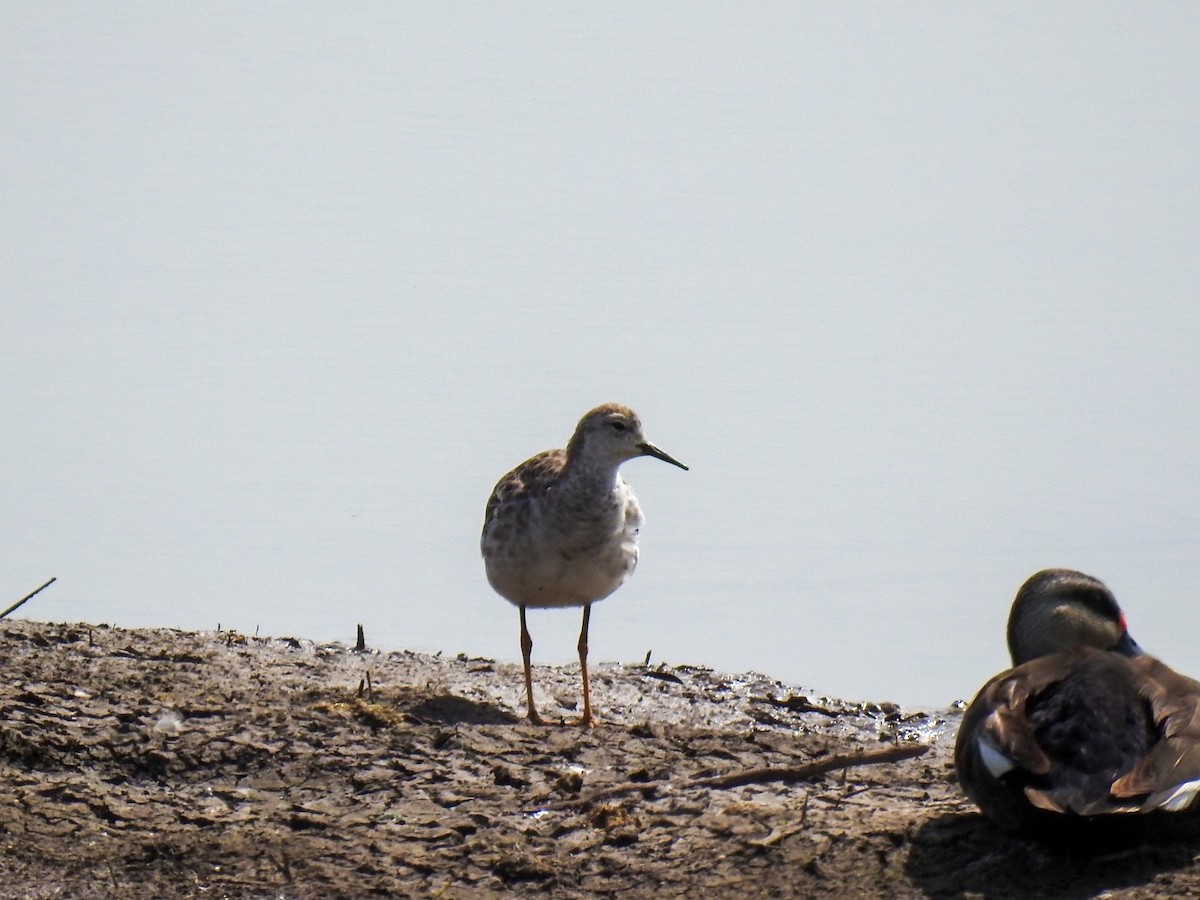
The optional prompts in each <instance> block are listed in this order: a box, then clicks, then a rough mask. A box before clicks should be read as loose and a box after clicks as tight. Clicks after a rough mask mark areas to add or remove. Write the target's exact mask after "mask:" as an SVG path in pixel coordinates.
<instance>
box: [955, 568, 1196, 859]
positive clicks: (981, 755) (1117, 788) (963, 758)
mask: <svg viewBox="0 0 1200 900" xmlns="http://www.w3.org/2000/svg"><path fill="white" fill-rule="evenodd" d="M1007 640H1008V649H1009V654H1010V655H1011V657H1012V663H1013V666H1012V668H1010V669H1008V670H1007V671H1005V672H1001V673H1000V674H999V675H996V676H995V677H994V678H992V679H991V680H990V681H988V682H987V683H986V684H985V685H984V686H983V687H982V688H981V689H980V691H979V693H978V694H977V695H976V696H975V699H974V700H972V701H971V704H970V706H969V707H968V708H967V710H966V712H965V713H964V715H963V720H962V724H961V725H960V727H959V730H958V735H957V738H956V741H955V748H954V762H955V769H956V772H957V776H958V780H959V783H960V785H961V786H962V788H963V791H964V792H965V793H966V795H967V796H968V797H969V798H970V799H971V800H972V801H974V803H975V804H976V805H977V806H978V807H979V808H980V810H982V812H983V813H984V814H985V815H986V816H987V817H988V818H990V819H991V820H993V821H994V822H996V823H997V824H998V825H1000V826H1001V827H1003V828H1005V829H1008V830H1010V831H1017V832H1026V833H1029V834H1031V835H1032V836H1034V837H1044V838H1049V839H1051V840H1055V839H1060V838H1061V839H1070V838H1071V837H1072V836H1078V835H1081V834H1083V833H1084V832H1087V833H1088V834H1089V836H1094V835H1096V834H1098V833H1099V832H1101V831H1104V830H1108V829H1111V830H1112V834H1113V835H1114V836H1116V835H1118V834H1119V833H1122V832H1132V831H1134V830H1135V829H1134V827H1133V826H1135V825H1136V826H1138V827H1140V826H1141V825H1143V824H1144V823H1145V822H1146V821H1148V820H1149V819H1151V818H1152V817H1158V820H1159V821H1161V820H1162V817H1163V816H1164V815H1166V814H1178V813H1182V812H1184V811H1186V810H1189V809H1192V808H1193V805H1194V801H1195V800H1196V797H1197V794H1200V682H1197V681H1195V680H1193V679H1191V678H1188V677H1187V676H1186V675H1181V674H1180V673H1178V672H1176V671H1174V670H1173V669H1171V668H1170V667H1169V666H1167V665H1166V664H1165V663H1163V662H1161V661H1160V660H1158V659H1156V658H1155V657H1153V656H1151V655H1149V654H1147V653H1145V652H1144V651H1143V650H1142V649H1141V647H1140V646H1138V644H1137V642H1136V641H1135V640H1134V639H1133V638H1132V636H1131V635H1130V633H1129V628H1128V626H1127V623H1126V620H1125V614H1124V613H1123V612H1122V610H1121V607H1120V605H1119V604H1118V603H1117V599H1116V597H1115V596H1114V595H1113V593H1112V591H1110V590H1109V589H1108V587H1106V586H1105V584H1104V583H1103V582H1102V581H1100V580H1099V579H1097V578H1094V577H1092V576H1091V575H1086V574H1084V573H1083V572H1078V571H1075V570H1073V569H1045V570H1042V571H1040V572H1037V573H1036V574H1034V575H1032V576H1031V577H1030V578H1029V579H1028V580H1027V581H1026V582H1025V583H1024V584H1023V585H1021V588H1020V590H1018V591H1017V595H1016V598H1015V599H1014V600H1013V605H1012V609H1011V611H1010V614H1009V619H1008V630H1007ZM1194 808H1195V809H1200V804H1195V805H1194ZM1172 818H1175V817H1174V816H1172Z"/></svg>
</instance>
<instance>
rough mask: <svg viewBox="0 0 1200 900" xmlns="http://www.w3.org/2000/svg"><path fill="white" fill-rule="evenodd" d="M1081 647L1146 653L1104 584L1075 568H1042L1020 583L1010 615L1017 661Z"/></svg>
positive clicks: (1010, 647)
mask: <svg viewBox="0 0 1200 900" xmlns="http://www.w3.org/2000/svg"><path fill="white" fill-rule="evenodd" d="M1078 646H1086V647H1096V648H1098V649H1100V650H1112V651H1114V652H1116V653H1121V654H1124V655H1125V656H1139V655H1141V653H1142V649H1141V648H1140V647H1139V646H1138V645H1137V642H1136V641H1134V639H1133V638H1132V637H1130V636H1129V629H1128V628H1127V627H1126V625H1125V615H1124V613H1122V612H1121V607H1120V606H1119V605H1118V604H1117V598H1116V597H1114V596H1113V593H1112V591H1110V590H1109V589H1108V588H1107V587H1105V586H1104V582H1102V581H1100V580H1098V579H1096V578H1093V577H1092V576H1090V575H1085V574H1083V573H1082V572H1076V571H1074V570H1072V569H1045V570H1043V571H1041V572H1038V573H1037V574H1036V575H1033V576H1032V577H1030V578H1029V580H1028V581H1026V582H1025V583H1024V584H1023V585H1021V589H1020V590H1019V591H1017V597H1016V599H1015V600H1014V601H1013V606H1012V612H1011V613H1009V616H1008V652H1009V653H1010V654H1011V655H1012V661H1013V665H1014V666H1019V665H1020V664H1021V663H1025V662H1028V661H1029V660H1031V659H1037V658H1038V657H1039V656H1046V655H1047V654H1050V653H1058V652H1060V651H1062V650H1070V649H1071V648H1072V647H1078Z"/></svg>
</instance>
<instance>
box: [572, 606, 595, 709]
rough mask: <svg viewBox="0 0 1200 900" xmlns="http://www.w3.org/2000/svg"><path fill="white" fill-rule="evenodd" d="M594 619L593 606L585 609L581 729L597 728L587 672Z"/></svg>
mask: <svg viewBox="0 0 1200 900" xmlns="http://www.w3.org/2000/svg"><path fill="white" fill-rule="evenodd" d="M591 617H592V604H590V603H588V604H586V605H585V606H584V607H583V627H582V628H581V629H579V671H580V672H581V673H583V715H582V716H580V718H579V721H578V722H576V723H575V724H576V725H578V726H580V727H581V728H595V727H596V717H595V716H593V715H592V691H591V686H590V685H589V683H588V670H587V653H588V643H587V633H588V620H589V619H591Z"/></svg>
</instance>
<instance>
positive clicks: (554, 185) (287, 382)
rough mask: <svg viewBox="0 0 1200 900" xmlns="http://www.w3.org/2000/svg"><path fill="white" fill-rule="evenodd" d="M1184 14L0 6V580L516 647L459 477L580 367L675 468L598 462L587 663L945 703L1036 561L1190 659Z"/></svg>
mask: <svg viewBox="0 0 1200 900" xmlns="http://www.w3.org/2000/svg"><path fill="white" fill-rule="evenodd" d="M1197 46H1200V13H1198V12H1196V11H1195V10H1194V9H1193V8H1192V7H1189V6H1175V5H1154V6H1149V7H1147V6H1137V5H1124V4H1100V5H1096V4H1090V3H1089V4H1084V3H1077V4H1072V3H1066V4H1054V5H1051V6H1046V5H1044V4H1034V3H1030V4H1005V5H1003V6H980V5H968V6H947V5H945V4H927V5H920V4H918V5H916V6H907V7H903V8H897V7H894V5H892V4H885V3H872V4H851V5H842V4H837V5H833V6H829V7H826V6H818V5H801V4H793V3H781V4H755V5H752V6H744V5H742V4H693V3H667V4H654V5H652V7H651V8H647V6H646V4H635V3H606V4H595V5H591V6H585V5H577V4H569V5H561V4H500V5H497V4H490V3H456V4H441V3H434V4H422V5H417V4H406V5H398V4H392V3H356V4H352V5H350V6H334V5H329V4H320V3H291V2H289V3H275V4H272V3H256V4H231V3H206V4H201V5H199V6H195V7H186V6H179V5H165V6H164V5H161V4H150V3H133V4H120V5H118V6H112V5H104V6H93V5H88V4H41V3H9V4H5V5H4V6H3V7H0V77H2V78H3V84H4V90H3V91H0V121H2V122H3V134H4V139H3V141H2V142H0V190H2V192H3V204H2V205H0V228H2V229H3V232H2V240H0V278H2V282H0V283H2V285H3V294H4V296H3V301H2V303H0V337H2V339H3V355H2V356H0V376H2V378H3V385H4V395H5V400H4V403H3V406H2V407H0V430H2V433H3V440H2V441H0V471H2V474H0V547H3V552H2V553H0V601H3V602H0V606H3V605H6V604H7V602H10V601H11V600H15V599H16V598H18V597H20V596H21V595H22V594H24V593H25V592H27V591H28V590H30V589H32V588H33V587H36V586H37V585H38V584H40V583H41V582H42V581H44V580H45V579H46V578H48V577H50V576H51V575H55V576H57V577H58V579H59V581H58V583H57V584H55V585H54V586H53V587H51V588H50V589H49V590H47V591H46V592H45V593H44V594H43V595H41V596H39V597H38V598H36V599H35V600H34V601H32V602H31V603H30V604H28V605H27V606H26V607H25V608H24V609H23V610H22V611H21V614H22V615H27V616H29V617H32V618H39V619H48V620H87V621H92V622H101V621H106V622H114V623H118V624H123V625H164V626H181V627H187V628H215V627H216V626H217V625H218V624H220V625H221V626H222V627H226V628H236V629H239V630H243V631H247V632H252V631H254V630H255V629H258V630H259V631H260V632H261V633H265V634H296V635H302V636H306V637H312V638H317V639H322V640H324V639H342V640H346V641H349V640H353V637H354V626H355V624H356V623H360V622H361V623H363V624H364V626H365V628H366V632H367V637H368V641H369V642H370V643H371V644H372V645H373V646H376V647H381V648H385V649H390V648H401V647H406V648H413V649H420V650H444V651H446V652H452V653H453V652H460V651H463V652H467V653H470V654H477V655H486V656H492V657H499V658H501V659H506V660H516V659H519V650H518V646H517V616H516V611H515V609H513V608H512V607H510V606H509V605H508V604H507V603H505V602H504V601H502V600H500V599H499V598H498V597H496V596H495V595H494V594H493V593H492V591H491V590H490V588H489V587H488V585H487V582H486V580H485V579H484V575H483V569H482V564H481V562H480V560H479V555H478V533H479V527H480V525H481V523H482V515H483V505H484V502H485V500H486V498H487V495H488V492H489V491H490V490H491V487H492V484H493V483H494V481H495V480H496V478H498V477H499V476H500V475H501V474H502V473H503V472H505V471H506V470H507V469H509V468H510V467H511V466H513V465H515V464H516V463H518V462H520V461H521V460H522V459H524V458H525V457H527V456H529V455H531V454H532V453H534V452H537V451H539V450H543V449H546V448H549V447H554V446H561V445H562V444H563V442H565V441H566V439H567V437H568V436H569V435H570V432H571V430H572V428H573V427H574V424H575V422H576V420H577V419H578V418H579V416H580V415H581V414H582V413H583V412H584V411H585V410H586V409H588V408H589V407H591V406H593V405H595V404H597V403H600V402H603V401H608V400H616V401H620V402H624V403H627V404H629V405H631V406H633V407H634V408H635V409H637V410H638V411H639V412H640V413H641V415H642V418H643V420H644V422H645V425H646V429H647V433H648V435H649V437H650V439H651V440H653V441H655V442H656V443H658V444H660V445H661V446H662V447H663V448H664V449H666V450H667V451H668V452H670V453H672V454H674V455H675V456H677V457H678V458H679V459H681V460H683V461H684V462H686V463H687V464H688V465H690V466H691V471H689V472H681V471H679V470H677V469H674V468H672V467H670V466H666V465H663V464H661V463H658V462H655V461H653V460H635V461H633V462H631V463H629V464H628V465H627V466H626V467H625V470H624V471H625V475H626V477H627V479H628V480H629V481H630V482H631V483H632V484H633V485H634V486H635V487H636V488H637V490H638V493H639V496H640V497H641V500H642V505H643V508H644V510H645V512H646V514H647V525H646V528H645V529H644V531H643V536H642V563H641V568H640V569H639V570H638V573H637V575H636V576H635V577H634V579H633V580H632V581H631V582H630V583H629V584H627V585H626V586H625V587H624V588H622V589H621V590H620V591H619V592H618V593H617V594H615V595H614V596H613V597H611V598H610V599H608V600H606V601H605V602H604V603H602V604H600V605H598V606H597V607H596V610H595V615H594V616H593V623H592V639H591V645H592V650H593V657H594V658H596V659H608V660H621V661H627V662H632V661H640V660H641V659H642V658H643V657H644V655H645V653H646V651H647V650H653V653H654V660H656V661H666V662H672V663H683V662H688V663H696V664H705V665H710V666H713V667H716V668H719V669H724V670H731V671H743V670H751V669H752V670H757V671H760V672H764V673H766V674H769V675H771V676H774V677H778V678H781V679H784V680H787V681H791V682H794V683H797V684H800V685H804V686H807V687H810V688H812V689H814V690H817V691H819V692H822V693H828V694H837V695H841V696H844V697H849V698H871V699H892V700H896V701H900V702H903V703H908V704H940V703H945V702H948V701H950V700H953V699H955V698H959V697H965V696H969V695H970V694H971V693H972V692H973V691H974V690H975V688H977V687H978V686H979V684H980V683H982V681H983V680H984V679H985V678H986V677H987V676H989V675H990V674H992V673H993V672H994V671H996V670H998V669H1000V668H1002V667H1003V666H1004V664H1005V650H1004V645H1003V627H1004V620H1005V617H1006V615H1007V608H1008V604H1009V602H1010V600H1011V597H1012V595H1013V593H1014V592H1015V590H1016V588H1017V587H1018V585H1019V584H1020V582H1021V581H1022V580H1023V579H1024V578H1025V577H1026V576H1028V575H1029V574H1031V573H1032V572H1033V571H1035V570H1037V569H1039V568H1042V567H1045V566H1050V565H1059V566H1072V567H1077V568H1081V569H1084V570H1086V571H1088V572H1090V573H1092V574H1094V575H1097V576H1099V577H1101V578H1103V579H1105V580H1106V581H1107V582H1108V583H1109V584H1110V586H1111V587H1112V588H1113V589H1114V590H1115V591H1116V592H1117V594H1118V596H1119V597H1120V598H1121V599H1122V601H1123V602H1124V604H1125V606H1126V609H1127V612H1128V615H1129V619H1130V622H1131V625H1132V628H1133V631H1134V633H1135V635H1136V636H1137V638H1138V640H1139V641H1140V642H1141V643H1142V644H1143V646H1145V647H1146V648H1147V649H1148V650H1150V651H1151V652H1155V653H1158V654H1159V655H1161V656H1163V657H1164V658H1165V659H1167V660H1168V661H1169V662H1171V663H1172V664H1174V665H1176V666H1177V667H1178V668H1180V669H1183V670H1185V671H1190V672H1191V673H1192V674H1200V646H1198V644H1197V640H1196V636H1197V634H1200V603H1198V602H1197V600H1198V599H1200V466H1198V465H1197V462H1196V458H1197V455H1198V454H1197V451H1198V444H1200V428H1198V426H1197V398H1198V397H1200V302H1198V300H1197V296H1196V293H1197V285H1200V105H1198V104H1197V103H1196V99H1195V98H1196V90H1195V87H1196V85H1197V84H1198V83H1200V54H1197V53H1196V49H1195V48H1196V47H1197ZM530 624H531V628H532V630H533V634H534V640H535V644H536V647H535V658H536V659H537V660H538V661H539V662H567V661H570V660H571V659H572V658H573V653H574V642H575V635H576V632H577V628H578V613H577V612H575V611H564V612H537V613H533V614H531V621H530ZM515 689H516V686H514V691H515ZM598 702H599V703H600V704H601V711H602V710H603V698H602V697H600V698H598Z"/></svg>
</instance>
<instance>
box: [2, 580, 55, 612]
mask: <svg viewBox="0 0 1200 900" xmlns="http://www.w3.org/2000/svg"><path fill="white" fill-rule="evenodd" d="M56 581H58V576H55V577H54V578H51V579H50V580H49V581H47V582H46V583H45V584H43V585H42V586H41V587H40V588H38V589H37V590H36V591H34V592H33V593H32V594H26V595H25V596H24V597H22V598H21V599H20V600H18V601H17V602H16V603H14V604H13V605H12V606H10V607H9V608H8V609H6V610H5V611H4V612H0V619H3V618H4V617H5V616H7V615H8V614H9V613H12V612H16V611H17V609H18V608H19V607H20V606H21V604H23V603H24V602H25V601H26V600H31V599H33V598H34V597H35V596H37V595H38V594H40V593H41V592H42V591H44V590H45V589H46V588H48V587H50V585H52V584H54V582H56Z"/></svg>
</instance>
